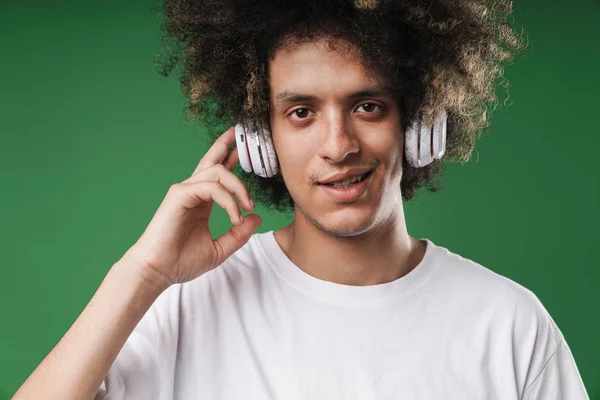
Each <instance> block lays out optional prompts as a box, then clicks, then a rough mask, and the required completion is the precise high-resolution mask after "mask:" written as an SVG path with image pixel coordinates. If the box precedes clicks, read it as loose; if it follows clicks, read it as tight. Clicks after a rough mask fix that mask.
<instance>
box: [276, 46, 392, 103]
mask: <svg viewBox="0 0 600 400" xmlns="http://www.w3.org/2000/svg"><path fill="white" fill-rule="evenodd" d="M269 86H270V90H271V94H272V98H274V97H276V96H277V95H278V94H279V93H283V92H294V93H304V94H311V95H316V96H319V97H328V96H343V95H344V94H346V93H350V92H356V91H358V90H361V89H362V88H364V87H367V86H371V87H372V86H384V81H383V79H381V78H380V77H379V76H377V75H376V74H375V73H374V72H373V71H372V70H371V69H369V67H368V66H367V65H366V64H365V63H364V62H363V61H362V59H361V57H360V53H359V51H358V49H357V48H356V47H355V46H353V45H351V44H349V43H346V42H339V41H338V42H331V41H326V40H323V39H322V40H318V41H312V42H306V43H300V44H295V45H292V46H287V47H286V48H283V49H281V50H279V51H277V52H276V53H275V54H274V57H273V58H272V59H271V61H270V62H269Z"/></svg>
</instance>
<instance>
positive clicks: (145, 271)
mask: <svg viewBox="0 0 600 400" xmlns="http://www.w3.org/2000/svg"><path fill="white" fill-rule="evenodd" d="M113 270H114V272H113V273H114V274H117V275H120V276H121V277H122V279H125V280H127V281H130V282H132V283H133V284H134V285H135V286H136V287H138V289H140V290H142V291H144V292H147V293H149V294H155V295H156V296H158V295H160V293H162V292H164V291H165V290H167V289H168V288H169V287H170V286H171V285H172V282H171V281H170V280H169V279H168V277H166V276H165V275H163V274H160V273H159V272H158V271H155V270H153V269H152V268H148V267H146V266H144V265H142V264H140V263H139V262H137V261H136V260H135V259H133V258H132V257H131V256H130V255H129V253H126V254H125V255H124V256H123V257H122V258H121V259H120V260H119V261H117V262H116V263H115V264H114V265H113V268H112V269H111V272H112V271H113Z"/></svg>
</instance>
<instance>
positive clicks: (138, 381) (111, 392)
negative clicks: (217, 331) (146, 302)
mask: <svg viewBox="0 0 600 400" xmlns="http://www.w3.org/2000/svg"><path fill="white" fill-rule="evenodd" d="M180 294H181V285H173V286H171V287H169V288H168V289H167V290H165V291H164V292H163V293H162V294H161V295H160V296H159V297H158V298H157V299H156V301H155V302H154V303H153V304H152V306H151V307H150V309H149V310H148V311H147V312H146V314H145V315H144V316H143V317H142V319H141V320H140V322H139V323H138V325H137V326H136V327H135V329H134V331H133V332H132V333H131V335H130V336H129V338H128V339H127V341H126V342H125V345H124V346H123V348H122V349H121V351H120V352H119V354H118V355H117V358H116V359H115V361H114V363H113V364H112V366H111V367H110V370H109V371H108V375H107V376H106V378H105V379H104V381H103V382H102V385H101V386H100V389H99V391H98V393H97V394H96V397H95V400H124V399H127V400H138V399H140V400H142V399H143V400H166V399H171V397H172V395H173V379H174V371H175V359H176V355H177V339H178V332H179V304H180Z"/></svg>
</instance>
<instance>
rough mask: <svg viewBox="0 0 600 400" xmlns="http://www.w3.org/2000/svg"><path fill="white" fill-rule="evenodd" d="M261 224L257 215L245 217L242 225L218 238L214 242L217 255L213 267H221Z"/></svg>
mask: <svg viewBox="0 0 600 400" xmlns="http://www.w3.org/2000/svg"><path fill="white" fill-rule="evenodd" d="M261 223H262V219H261V218H260V217H259V216H258V215H256V214H250V215H246V218H244V223H243V224H240V225H237V226H234V227H233V228H231V229H230V230H229V231H227V232H226V233H225V234H224V235H222V236H220V237H218V238H217V239H216V240H215V241H214V243H215V247H216V248H217V254H218V255H217V261H216V265H215V267H216V266H217V265H221V264H222V263H223V262H224V261H225V260H226V259H227V258H229V256H231V255H232V254H233V253H235V252H236V251H237V250H238V249H239V248H240V247H242V246H243V245H244V244H245V243H246V242H247V241H248V240H249V239H250V237H251V236H252V234H253V233H254V231H256V228H258V227H259V225H260V224H261Z"/></svg>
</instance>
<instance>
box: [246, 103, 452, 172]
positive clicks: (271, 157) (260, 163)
mask: <svg viewBox="0 0 600 400" xmlns="http://www.w3.org/2000/svg"><path fill="white" fill-rule="evenodd" d="M447 120H448V115H447V113H446V111H445V110H442V111H440V112H438V113H436V114H435V116H434V119H433V126H429V125H426V124H425V123H424V122H423V120H416V121H414V122H413V124H412V125H411V126H410V128H409V129H408V130H407V131H406V132H405V138H404V155H405V157H406V161H407V162H408V164H409V165H410V166H412V167H415V168H422V167H424V166H426V165H428V164H431V163H432V162H433V160H434V159H437V160H439V159H441V158H442V156H443V155H444V152H445V150H446V126H447ZM253 128H254V129H253ZM253 128H250V126H248V125H244V124H240V123H238V124H236V126H235V141H236V146H237V148H238V155H239V159H240V165H241V166H242V169H243V170H244V171H246V172H250V173H251V172H254V173H255V174H256V175H258V176H261V177H263V178H271V177H273V176H275V175H277V173H278V172H279V162H278V161H277V154H276V153H275V146H273V141H272V139H271V132H270V131H269V129H267V128H265V127H263V126H256V127H253Z"/></svg>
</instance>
